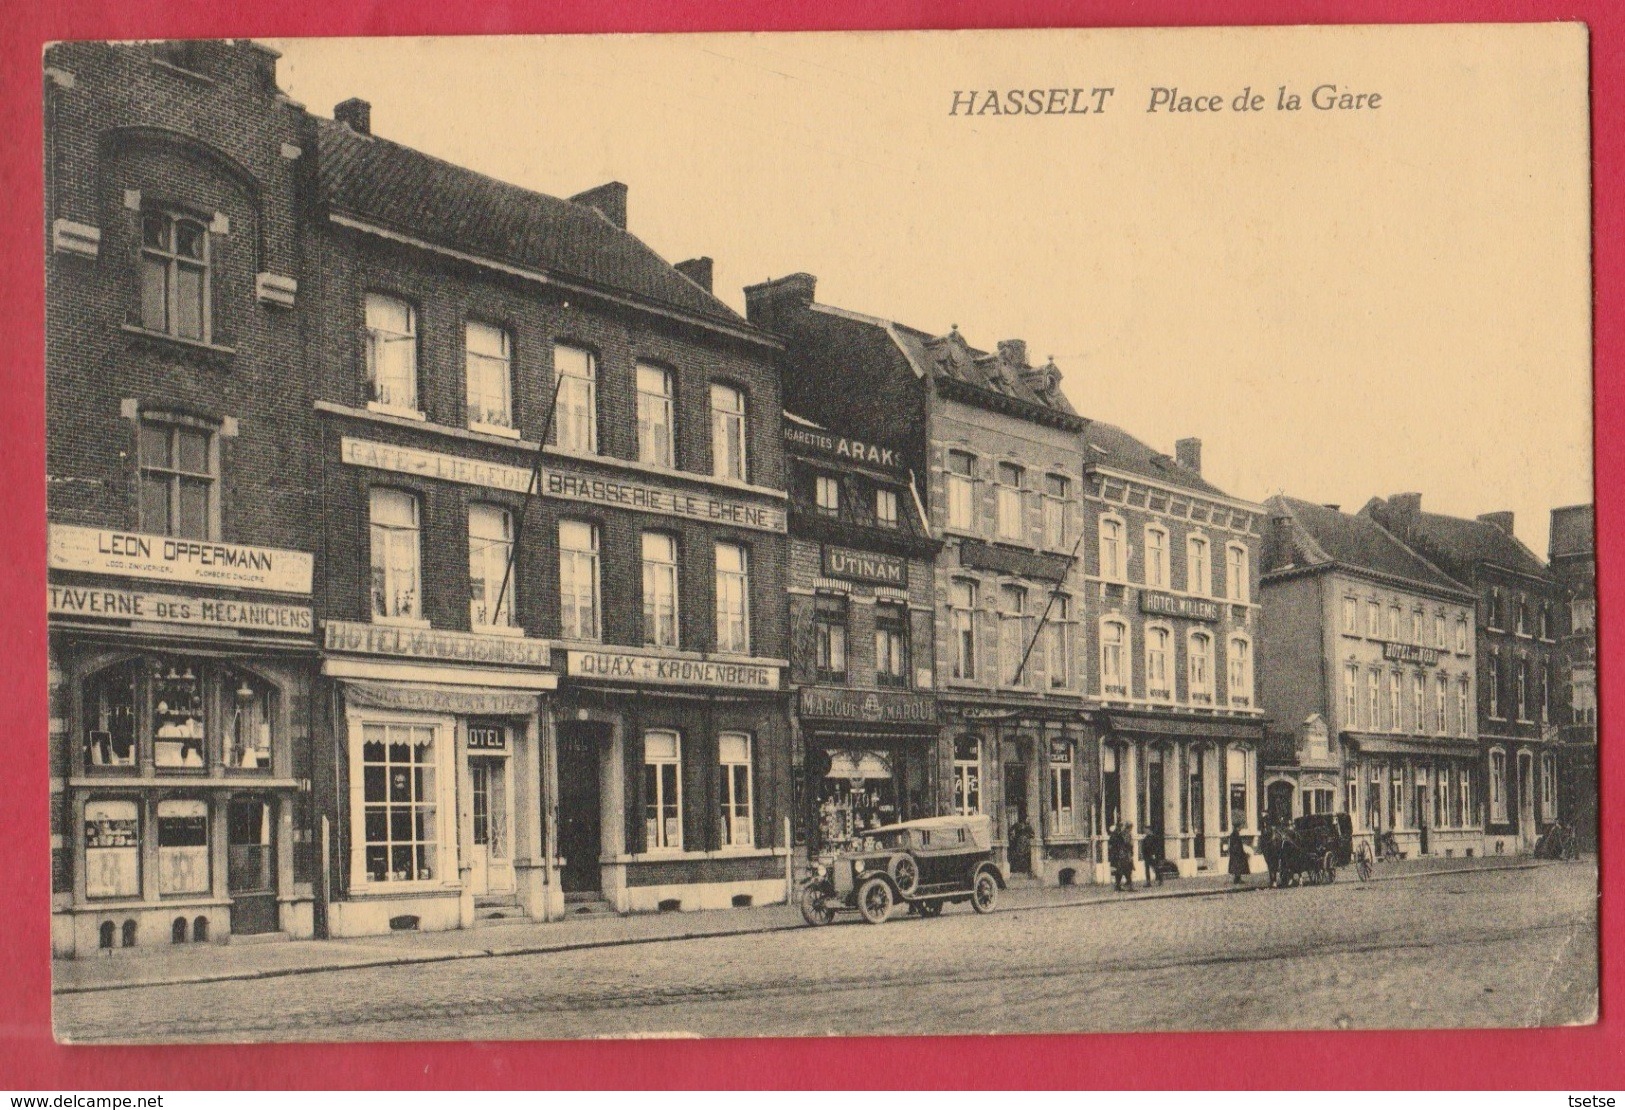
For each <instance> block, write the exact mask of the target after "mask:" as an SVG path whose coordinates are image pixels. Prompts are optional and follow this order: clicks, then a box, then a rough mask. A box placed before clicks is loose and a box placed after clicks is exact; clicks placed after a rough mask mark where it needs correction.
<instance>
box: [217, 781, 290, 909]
mask: <svg viewBox="0 0 1625 1110" xmlns="http://www.w3.org/2000/svg"><path fill="white" fill-rule="evenodd" d="M273 812H274V811H273V809H272V807H271V803H270V801H269V800H268V799H266V798H262V797H258V796H256V795H249V796H246V797H236V798H233V799H231V803H230V804H229V805H228V806H227V808H226V892H227V893H228V894H229V895H230V896H231V931H232V932H233V933H235V934H237V935H239V936H248V935H251V934H254V933H274V932H276V931H277V925H278V922H277V905H276V855H275V849H274V843H275V842H274V840H273V838H272V813H273Z"/></svg>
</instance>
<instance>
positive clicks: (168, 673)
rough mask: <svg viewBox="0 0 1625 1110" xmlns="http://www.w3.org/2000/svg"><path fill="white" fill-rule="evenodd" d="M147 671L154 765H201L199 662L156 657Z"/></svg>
mask: <svg viewBox="0 0 1625 1110" xmlns="http://www.w3.org/2000/svg"><path fill="white" fill-rule="evenodd" d="M151 671H152V714H153V716H152V761H153V763H154V765H156V766H158V767H167V768H192V769H202V768H203V766H204V765H205V762H206V760H205V750H206V749H205V739H204V738H205V734H206V731H207V730H206V728H205V716H206V711H207V706H206V704H205V699H204V683H203V666H202V664H201V663H199V662H196V661H193V660H189V659H175V658H165V657H158V658H155V659H153V660H152V665H151Z"/></svg>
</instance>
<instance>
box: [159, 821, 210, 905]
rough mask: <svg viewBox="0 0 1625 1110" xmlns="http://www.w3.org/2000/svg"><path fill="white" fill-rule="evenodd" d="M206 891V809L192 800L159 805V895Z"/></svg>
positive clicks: (207, 853)
mask: <svg viewBox="0 0 1625 1110" xmlns="http://www.w3.org/2000/svg"><path fill="white" fill-rule="evenodd" d="M208 891H209V806H208V803H206V802H204V801H201V800H198V799H193V798H183V799H171V800H167V801H162V802H159V803H158V893H160V894H207V893H208Z"/></svg>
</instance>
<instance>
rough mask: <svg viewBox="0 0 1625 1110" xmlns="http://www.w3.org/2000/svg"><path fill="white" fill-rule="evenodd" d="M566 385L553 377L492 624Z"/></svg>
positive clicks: (504, 594) (560, 377)
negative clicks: (549, 396)
mask: <svg viewBox="0 0 1625 1110" xmlns="http://www.w3.org/2000/svg"><path fill="white" fill-rule="evenodd" d="M563 384H564V375H563V374H559V373H555V374H554V375H553V400H552V403H551V404H549V405H548V407H547V422H546V423H544V424H543V425H542V438H541V439H540V440H539V441H538V442H537V444H536V461H535V462H534V463H532V465H531V468H530V482H529V484H528V485H527V486H526V487H525V499H524V500H523V501H521V502H520V503H519V518H518V519H517V520H516V521H514V526H513V546H512V547H510V548H509V549H508V565H507V566H506V567H504V568H503V571H502V587H501V588H500V589H499V590H497V603H496V605H495V606H494V607H493V608H492V610H491V620H492V623H495V622H496V619H497V617H498V616H499V615H500V614H501V613H502V602H503V600H504V599H505V598H506V597H507V596H508V583H509V581H511V580H512V578H513V567H514V563H515V562H517V561H518V559H519V540H520V537H521V535H522V534H523V533H524V530H525V516H526V514H527V513H528V512H529V510H530V502H531V499H532V498H533V497H535V496H536V487H537V486H538V485H539V484H540V483H541V480H542V450H543V448H545V447H546V446H547V437H548V436H550V435H552V434H553V418H554V415H555V414H556V413H557V412H558V411H559V387H560V386H562V385H563Z"/></svg>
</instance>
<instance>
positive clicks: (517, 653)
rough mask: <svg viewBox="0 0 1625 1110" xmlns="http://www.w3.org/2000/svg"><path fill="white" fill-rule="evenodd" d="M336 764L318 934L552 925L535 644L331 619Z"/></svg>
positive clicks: (328, 670)
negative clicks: (326, 888)
mask: <svg viewBox="0 0 1625 1110" xmlns="http://www.w3.org/2000/svg"><path fill="white" fill-rule="evenodd" d="M324 632H325V638H324V656H323V660H322V673H323V675H325V676H326V677H327V678H328V679H329V680H330V681H329V687H328V688H329V693H330V695H331V699H330V707H329V708H330V712H331V715H332V724H333V736H334V740H335V744H334V765H333V768H332V770H333V777H332V781H331V790H330V793H331V799H332V806H331V811H332V812H333V813H334V814H335V815H336V820H334V821H333V823H332V826H331V829H332V831H331V842H330V845H329V848H330V851H331V858H332V859H333V861H334V866H333V869H332V871H331V872H330V874H329V881H330V882H331V883H332V885H333V889H334V891H335V894H334V897H333V899H332V901H331V904H330V905H329V906H328V910H327V926H328V932H329V933H330V934H331V935H333V936H359V935H366V934H372V933H385V932H390V931H400V930H415V929H421V930H437V929H455V928H467V927H469V926H470V925H472V924H473V923H474V922H475V920H476V919H477V918H478V917H479V916H480V915H482V913H483V914H489V915H492V916H496V915H500V916H505V917H508V916H521V915H523V916H529V917H533V918H538V919H547V918H553V917H557V916H559V915H560V914H562V912H563V906H564V900H563V896H562V893H561V891H560V889H559V886H558V882H557V877H556V875H555V874H554V869H553V867H552V854H551V853H550V852H549V851H548V849H547V844H546V841H545V838H544V835H543V823H542V812H543V790H542V785H543V782H544V777H543V776H544V769H545V765H546V761H545V759H544V756H543V753H544V752H545V751H546V737H547V736H548V734H549V733H550V731H551V724H552V714H551V707H550V702H549V701H548V694H549V692H550V691H552V690H553V689H554V688H555V687H556V686H557V684H558V679H557V676H556V675H554V674H553V673H552V672H551V670H550V669H548V668H549V667H550V663H551V654H550V650H549V646H548V644H547V643H546V642H545V641H540V640H533V639H528V638H526V637H523V636H518V635H474V634H470V633H466V632H449V631H439V630H433V629H426V628H410V627H396V626H391V625H386V624H370V623H360V622H350V621H328V622H327V624H326V627H325V629H324Z"/></svg>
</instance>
